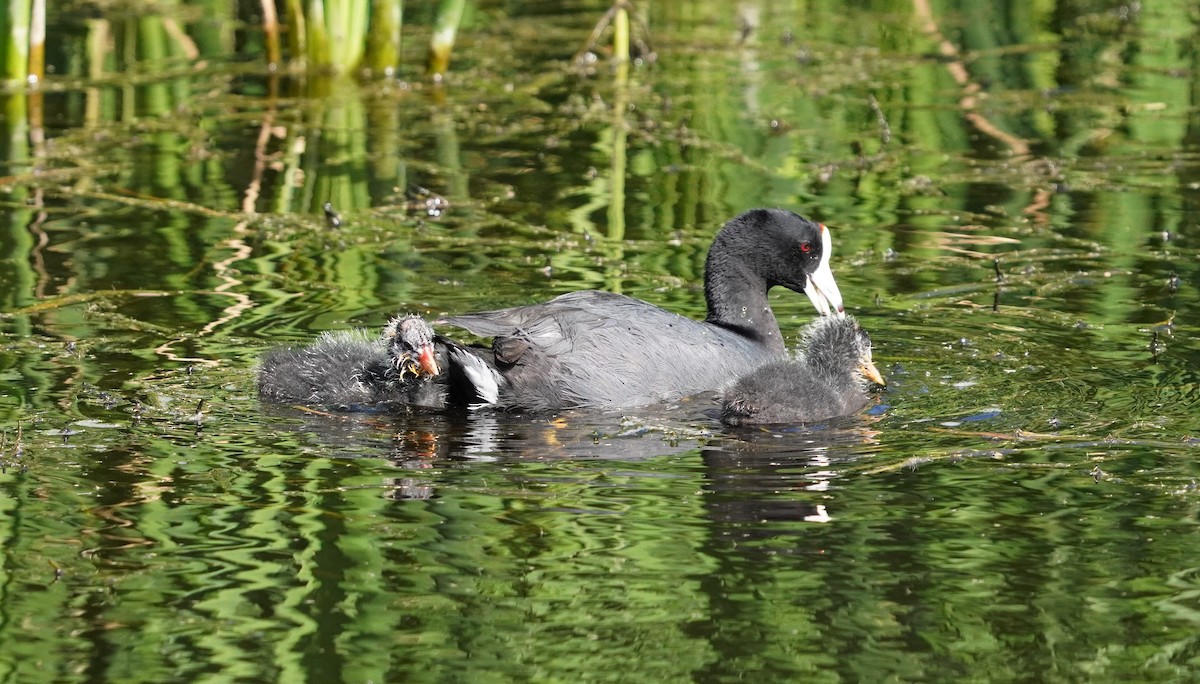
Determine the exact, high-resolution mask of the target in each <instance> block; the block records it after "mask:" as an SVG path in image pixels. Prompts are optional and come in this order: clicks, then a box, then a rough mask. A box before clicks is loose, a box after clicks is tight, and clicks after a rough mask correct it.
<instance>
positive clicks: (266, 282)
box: [0, 1, 1200, 682]
mask: <svg viewBox="0 0 1200 684" xmlns="http://www.w3.org/2000/svg"><path fill="white" fill-rule="evenodd" d="M605 7H606V6H605V5H604V4H603V3H598V2H578V3H562V4H559V3H518V4H516V5H513V4H511V3H510V4H500V3H481V4H480V7H479V11H478V12H477V13H476V14H475V17H474V19H473V20H472V22H473V23H472V24H471V25H470V26H469V27H465V28H464V31H463V33H462V41H461V43H460V45H459V46H458V49H457V51H456V54H455V61H454V68H453V73H452V74H451V76H450V78H449V80H448V82H447V83H446V84H445V85H444V86H443V87H435V86H433V85H432V84H431V83H429V82H428V81H427V79H425V78H424V77H423V76H422V75H421V74H420V71H419V69H418V68H417V67H416V65H418V64H420V63H421V56H420V51H419V48H420V46H421V44H422V42H423V40H424V37H425V36H426V35H427V30H428V29H427V27H426V26H424V25H422V23H421V22H422V19H421V17H419V16H415V17H413V22H414V23H412V24H411V25H410V26H407V27H406V31H407V30H411V31H412V33H413V37H412V39H411V40H409V41H407V42H406V46H407V47H406V50H408V51H411V52H412V54H411V59H410V62H411V64H412V65H414V66H413V67H412V68H411V69H408V70H407V71H405V72H404V73H402V74H400V78H399V79H396V80H390V81H387V82H373V83H367V84H357V83H355V82H354V81H352V80H348V79H333V80H325V79H318V78H307V79H306V78H300V77H297V76H295V75H283V76H280V77H279V78H278V79H276V80H272V78H271V77H270V76H269V75H268V74H267V72H266V70H265V69H264V68H262V66H261V59H260V55H258V54H256V53H255V52H254V47H253V46H254V45H255V44H256V43H255V42H254V41H253V40H249V41H242V42H239V41H237V40H234V39H233V37H230V36H224V37H222V35H223V34H222V35H216V36H215V37H214V36H213V35H212V34H211V33H209V32H208V31H209V30H210V29H211V26H212V25H211V24H210V23H206V22H204V21H195V22H185V29H186V30H187V31H189V35H192V36H193V37H194V38H196V39H197V40H198V41H199V43H198V44H199V45H200V48H201V49H202V51H203V54H204V55H205V59H204V60H203V61H191V60H188V59H187V58H186V57H185V56H178V55H175V54H173V53H172V52H171V51H170V50H167V51H166V52H165V53H161V54H160V53H156V52H154V50H153V49H151V48H152V46H153V45H154V44H157V43H153V41H150V40H149V39H148V37H149V38H153V37H155V36H161V35H164V34H159V33H155V31H162V30H164V29H163V28H162V26H161V18H160V17H156V16H154V15H152V14H151V15H147V16H145V17H140V18H137V19H129V18H127V17H114V18H112V19H110V21H113V22H116V23H115V24H113V25H118V24H120V22H125V23H124V24H120V25H121V26H124V29H122V30H121V31H118V32H116V33H114V35H115V36H116V37H115V38H114V41H117V44H116V45H114V50H113V52H112V53H111V54H110V55H109V56H108V60H107V61H106V62H105V66H104V67H103V69H101V70H100V71H99V72H96V71H93V72H88V71H87V70H81V69H82V67H81V62H80V60H84V61H86V59H85V58H84V57H81V56H80V55H82V54H83V52H82V50H83V47H82V46H83V45H84V42H83V41H84V40H85V38H86V36H88V35H93V34H90V33H89V32H92V31H96V30H97V29H96V24H95V23H94V20H83V19H78V18H75V17H74V15H69V13H66V12H64V13H63V14H61V15H59V16H54V17H52V21H54V22H57V23H55V27H56V30H58V31H61V33H57V34H55V35H61V36H63V37H62V39H61V41H62V42H61V43H56V44H55V45H54V46H52V47H51V50H50V58H51V60H52V61H55V63H56V64H57V65H58V71H57V73H56V74H55V75H54V76H53V77H52V78H51V79H50V80H49V83H48V84H47V85H46V87H45V88H44V91H43V104H44V120H43V121H42V123H43V124H44V137H45V140H44V142H41V141H39V139H38V138H37V137H36V136H32V137H31V135H30V130H29V126H30V118H29V116H28V113H27V112H28V108H27V107H26V108H24V109H22V106H23V105H24V104H25V103H24V99H23V98H21V97H20V96H12V95H10V96H9V100H8V102H7V103H6V104H7V109H6V110H5V111H6V116H5V118H4V124H5V126H6V132H7V133H8V135H7V136H5V138H4V142H3V146H4V150H3V151H4V155H3V157H2V159H3V163H4V165H5V169H4V171H3V173H0V187H3V189H4V190H5V191H6V197H5V200H4V201H5V205H6V208H7V211H6V212H4V218H3V219H2V221H3V230H0V242H2V244H3V247H4V254H5V259H3V260H2V261H0V311H2V314H0V377H2V378H3V383H2V384H0V426H2V427H3V430H4V434H5V437H4V440H3V443H2V446H0V512H2V514H0V549H2V550H0V681H13V682H18V681H29V680H32V679H36V680H39V681H64V682H67V681H70V682H91V681H96V682H101V681H113V682H117V681H119V682H138V681H146V682H163V681H187V682H195V681H314V682H332V681H347V682H365V681H376V682H379V681H409V680H412V681H564V680H579V681H633V680H639V681H664V682H668V681H706V682H707V681H731V680H744V679H749V678H756V679H762V680H765V681H831V682H832V681H1013V680H1023V681H1114V682H1115V681H1121V682H1124V681H1189V680H1190V679H1191V678H1193V677H1194V676H1195V675H1194V673H1195V672H1196V671H1197V670H1198V668H1200V641H1198V638H1197V636H1196V635H1197V634H1200V554H1198V553H1197V552H1196V549H1197V548H1200V525H1198V523H1200V498H1198V497H1200V491H1198V489H1197V477H1198V476H1200V465H1197V463H1198V459H1197V456H1198V455H1200V451H1198V442H1197V440H1198V439H1200V434H1198V432H1200V430H1198V427H1200V419H1198V418H1197V416H1200V411H1198V410H1197V409H1198V399H1200V396H1198V395H1200V390H1198V389H1197V388H1198V386H1200V385H1198V382H1200V378H1198V374H1200V371H1198V370H1197V369H1198V368H1200V342H1197V339H1196V332H1197V326H1198V321H1197V310H1198V309H1197V306H1196V304H1197V294H1196V293H1197V290H1196V284H1197V283H1198V282H1200V268H1198V263H1200V262H1198V260H1197V256H1198V253H1200V232H1198V229H1197V225H1200V215H1197V202H1196V198H1197V195H1196V193H1197V188H1200V156H1198V154H1197V147H1196V145H1197V143H1196V133H1195V131H1196V130H1198V129H1200V126H1198V122H1197V120H1196V116H1197V110H1196V108H1195V106H1194V104H1193V93H1194V92H1196V84H1195V80H1196V78H1197V72H1196V68H1195V65H1194V64H1193V61H1194V56H1193V53H1194V50H1192V49H1191V47H1190V45H1191V42H1192V38H1193V36H1194V34H1195V32H1196V30H1197V27H1196V24H1195V21H1196V17H1195V15H1194V13H1193V12H1191V8H1190V7H1189V6H1188V5H1187V4H1185V3H1179V2H1166V3H1153V5H1152V6H1151V4H1149V3H1146V4H1145V6H1143V5H1137V4H1135V5H1119V4H1116V3H1091V2H1084V3H1079V2H1059V3H1049V4H1046V3H1043V4H1041V5H1038V6H1036V7H1028V8H1027V7H1024V6H1021V7H1012V8H1007V9H996V8H991V7H984V6H983V5H982V4H980V3H933V6H932V7H928V6H927V3H924V2H919V1H918V2H912V3H903V2H881V3H868V4H867V5H866V6H864V5H861V4H859V5H855V6H853V7H838V6H834V5H828V6H827V5H819V4H818V5H816V6H812V4H811V3H808V4H806V3H793V2H782V3H758V2H741V3H737V4H736V6H733V5H730V4H728V3H719V2H656V3H653V4H652V5H649V6H647V7H645V8H644V11H645V14H644V20H645V24H646V26H647V27H648V30H649V36H648V39H649V40H648V45H649V47H650V49H652V50H653V56H652V57H653V58H651V55H650V54H643V55H642V59H641V61H640V62H639V63H637V64H635V65H633V66H632V68H631V69H630V70H629V73H628V77H627V79H626V80H625V81H624V82H622V79H621V78H620V77H619V76H618V75H617V74H615V73H614V72H613V70H612V69H611V66H610V63H609V61H608V55H607V54H606V53H605V52H603V51H600V52H599V53H598V59H597V61H596V62H595V63H594V66H593V67H592V68H590V69H584V70H580V69H579V68H577V67H576V66H574V65H573V64H572V62H571V58H572V56H573V55H574V54H575V52H576V51H577V50H578V49H579V47H580V46H581V45H582V44H583V41H584V40H585V39H586V36H587V34H588V32H589V30H590V29H591V27H592V25H593V23H594V22H595V21H596V19H597V18H598V17H599V16H600V15H601V14H602V12H603V11H604V9H605ZM129 22H132V23H129ZM133 29H137V30H133ZM934 30H936V33H934V32H933V31H934ZM247 31H249V29H247ZM251 33H252V32H251ZM166 44H168V45H169V44H170V41H169V40H168V41H166ZM238 50H241V51H242V52H241V53H238ZM72 56H75V57H74V58H72ZM23 111H24V112H26V113H25V114H22V112H23ZM34 123H36V121H35V122H34ZM439 198H440V200H444V203H443V202H442V201H440V200H439ZM325 202H330V203H331V204H332V205H333V206H334V207H335V209H336V210H337V211H338V212H339V214H340V216H341V218H342V225H341V226H340V227H338V228H332V227H330V226H329V225H328V224H327V222H326V220H325V218H324V216H323V214H322V210H321V206H322V205H323V204H324V203H325ZM755 206H778V207H785V208H788V209H792V210H794V211H798V212H800V213H802V214H805V215H807V216H811V217H813V218H815V219H817V220H821V221H823V222H826V223H827V224H828V225H829V226H830V227H831V230H832V231H833V235H834V238H835V253H834V261H833V267H834V271H835V273H836V274H837V278H838V281H839V285H840V286H841V290H842V292H843V294H844V296H845V298H846V301H847V305H848V309H849V310H850V311H851V313H853V314H854V315H856V316H857V317H858V318H859V319H860V320H861V321H862V323H863V325H864V326H865V327H866V328H867V329H868V330H870V332H871V334H872V338H873V340H874V341H875V355H876V360H877V363H878V364H879V366H880V368H881V370H883V371H884V374H885V375H886V376H887V378H888V380H889V386H888V388H887V390H886V391H883V392H881V393H880V396H879V403H878V405H877V406H876V407H874V408H873V409H871V410H870V411H868V412H866V413H865V414H864V415H862V416H858V417H855V418H852V419H847V420H844V421H833V422H830V423H827V424H821V425H813V426H785V427H781V428H778V429H772V430H731V429H727V428H723V427H721V426H720V424H719V423H718V422H717V421H716V420H715V418H714V407H715V404H714V401H713V397H711V396H701V397H697V398H694V399H692V400H689V401H685V402H679V403H676V404H672V405H669V406H662V407H651V408H647V409H644V410H639V411H635V412H630V413H625V414H607V413H602V412H600V413H587V412H566V413H563V414H556V415H520V414H517V415H496V414H488V413H477V414H472V415H469V416H445V415H436V414H429V413H424V412H420V411H413V412H411V413H405V414H401V415H377V414H356V415H335V414H328V413H325V412H314V411H312V410H304V409H300V408H297V407H287V406H265V405H261V404H260V403H259V402H258V400H257V397H256V396H255V389H254V373H255V363H256V360H257V358H258V357H259V356H260V355H261V354H262V352H263V351H265V350H266V349H268V348H270V347H271V346H274V345H277V344H284V343H296V342H302V341H305V340H309V339H312V338H313V337H314V336H316V335H317V334H319V333H320V332H322V331H325V330H334V329H344V328H348V327H355V326H359V327H366V328H378V327H380V326H382V325H383V323H384V322H385V321H386V320H387V318H388V317H389V316H391V315H394V314H395V313H397V312H408V311H415V312H421V313H425V314H430V315H432V314H437V313H441V312H456V311H466V310H474V309H481V308H492V307H499V306H510V305H517V304H522V303H527V302H532V301H537V300H541V299H544V298H548V297H551V296H553V295H555V294H559V293H562V292H568V291H572V290H576V289H581V288H600V289H605V290H611V291H617V292H623V293H626V294H630V295H633V296H637V297H641V298H644V299H647V300H649V301H652V302H654V303H656V304H659V305H662V306H665V307H668V308H670V309H672V310H675V311H678V312H680V313H684V314H687V315H692V316H696V317H701V316H703V313H704V312H703V307H704V302H703V292H702V289H701V287H700V281H701V277H702V272H701V271H702V267H703V263H704V256H705V253H706V250H707V247H708V244H709V242H710V241H711V238H712V236H713V234H715V232H716V231H717V229H718V228H719V227H720V225H721V223H722V222H723V221H725V220H726V219H728V218H729V217H731V216H733V215H735V214H736V213H738V212H740V211H742V210H744V209H746V208H750V207H755ZM772 305H773V306H774V307H775V309H776V311H777V313H778V315H779V318H780V321H781V324H782V325H783V327H784V332H785V334H787V335H788V336H789V337H793V336H794V335H795V333H796V332H797V331H798V330H799V329H800V327H802V326H803V325H804V323H805V322H806V321H808V320H809V319H810V318H811V316H812V311H811V307H810V305H809V303H808V301H807V299H806V298H804V297H802V296H799V295H796V294H795V293H791V292H786V291H780V292H775V293H773V297H772ZM201 402H203V403H202V404H201Z"/></svg>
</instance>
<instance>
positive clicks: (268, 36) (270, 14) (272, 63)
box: [260, 0, 283, 70]
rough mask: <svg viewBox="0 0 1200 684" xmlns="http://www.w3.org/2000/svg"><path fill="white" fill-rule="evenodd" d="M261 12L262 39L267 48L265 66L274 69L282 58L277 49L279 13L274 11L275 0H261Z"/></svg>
mask: <svg viewBox="0 0 1200 684" xmlns="http://www.w3.org/2000/svg"><path fill="white" fill-rule="evenodd" d="M260 5H261V6H262V13H263V40H264V41H265V42H266V48H267V68H268V69H271V70H274V69H276V68H277V67H278V66H279V61H280V60H281V59H283V55H282V53H281V52H280V51H279V15H278V14H276V13H275V0H261V2H260Z"/></svg>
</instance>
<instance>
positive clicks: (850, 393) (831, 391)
mask: <svg viewBox="0 0 1200 684" xmlns="http://www.w3.org/2000/svg"><path fill="white" fill-rule="evenodd" d="M802 340H803V341H802V345H803V351H801V352H800V353H799V354H798V355H797V356H796V358H794V359H789V360H786V361H775V362H772V363H769V364H767V365H765V366H762V367H761V368H759V369H758V370H756V371H754V372H753V373H750V374H749V375H746V376H745V377H743V378H741V379H739V380H738V381H737V382H736V383H735V384H734V385H733V387H731V388H729V389H728V390H726V391H725V394H724V398H723V402H722V410H721V420H722V421H723V422H724V423H726V424H728V425H770V424H778V423H811V422H814V421H819V420H827V419H829V418H837V417H839V416H849V415H853V414H855V413H858V412H859V411H861V410H863V409H864V408H866V406H867V405H868V404H869V403H870V397H869V396H868V395H867V389H868V387H869V385H870V383H875V384H877V385H883V384H884V381H883V376H881V375H880V374H879V370H878V369H876V368H875V364H874V362H872V360H871V338H870V336H869V335H867V332H866V331H865V330H863V329H862V328H860V327H859V326H858V322H857V321H855V320H854V318H853V317H851V316H841V317H833V316H827V317H822V318H819V319H817V320H816V321H814V322H812V323H810V324H809V325H808V326H807V327H805V329H804V331H803V332H802Z"/></svg>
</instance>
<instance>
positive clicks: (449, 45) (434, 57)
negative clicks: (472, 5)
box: [428, 0, 466, 79]
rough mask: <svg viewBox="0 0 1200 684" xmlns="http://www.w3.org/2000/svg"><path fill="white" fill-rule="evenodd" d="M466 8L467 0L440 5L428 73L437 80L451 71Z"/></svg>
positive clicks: (447, 1)
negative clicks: (451, 63) (452, 58)
mask: <svg viewBox="0 0 1200 684" xmlns="http://www.w3.org/2000/svg"><path fill="white" fill-rule="evenodd" d="M465 6H466V0H442V2H441V4H439V5H438V12H437V19H436V20H435V23H434V27H433V36H432V37H431V38H430V39H429V68H428V73H429V75H430V76H433V77H434V78H435V79H440V78H441V77H442V76H444V75H445V74H446V72H447V71H448V70H449V69H450V52H451V50H453V49H454V40H455V37H456V36H457V35H458V25H459V24H460V23H461V22H462V15H463V8H464V7H465Z"/></svg>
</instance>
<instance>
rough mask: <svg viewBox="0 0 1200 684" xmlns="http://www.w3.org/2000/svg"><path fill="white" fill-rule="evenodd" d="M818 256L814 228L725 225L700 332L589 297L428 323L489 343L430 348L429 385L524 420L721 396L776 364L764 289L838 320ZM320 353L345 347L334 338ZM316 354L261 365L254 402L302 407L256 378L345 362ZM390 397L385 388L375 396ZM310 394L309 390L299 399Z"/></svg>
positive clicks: (763, 215) (622, 300) (708, 275)
mask: <svg viewBox="0 0 1200 684" xmlns="http://www.w3.org/2000/svg"><path fill="white" fill-rule="evenodd" d="M830 245H831V241H830V237H829V230H828V229H826V228H825V226H823V225H820V224H817V223H813V222H811V221H809V220H807V219H804V218H802V217H800V216H798V215H796V214H793V213H791V212H788V211H782V210H776V209H754V210H751V211H748V212H746V213H744V214H741V215H740V216H737V217H736V218H734V219H732V220H730V221H729V222H728V223H727V224H725V226H724V227H723V228H722V229H721V231H720V232H719V233H718V234H717V236H716V238H715V239H714V241H713V244H712V247H711V248H710V249H709V252H708V259H707V261H706V263H705V274H704V295H705V299H706V301H707V304H708V318H707V319H706V320H704V321H696V320H692V319H690V318H685V317H683V316H680V315H678V314H674V313H671V312H668V311H665V310H663V309H660V308H659V307H657V306H654V305H652V304H649V303H647V302H644V301H641V300H638V299H633V298H631V297H626V296H624V295H619V294H613V293H609V292H598V291H594V290H588V291H582V292H572V293H569V294H565V295H562V296H559V297H556V298H554V299H552V300H550V301H548V302H545V303H542V304H535V305H531V306H522V307H516V308H511V309H503V310H500V311H486V312H481V313H475V314H467V315H462V316H451V317H448V318H445V319H442V320H440V321H437V322H438V323H443V324H448V325H452V326H456V327H459V328H462V329H465V330H467V331H469V332H471V333H473V334H475V335H478V336H481V337H492V338H493V340H492V343H491V345H490V346H471V347H467V346H464V345H460V344H458V343H455V342H453V341H452V340H449V339H448V338H445V337H440V336H438V337H436V338H435V339H434V347H435V348H436V351H435V352H433V353H434V355H436V356H440V357H441V359H443V361H442V362H439V363H440V364H444V365H439V369H438V370H440V371H442V376H441V377H440V378H439V380H438V383H439V384H442V385H444V386H445V391H446V392H447V393H448V398H449V401H450V402H452V403H458V404H472V405H473V404H489V405H494V406H496V407H498V408H505V409H529V410H553V409H561V408H572V407H607V408H625V407H634V406H643V405H647V404H652V403H656V402H659V401H664V400H671V399H676V398H679V397H683V396H687V395H691V394H696V393H698V392H703V391H707V390H716V389H719V388H721V387H725V386H726V385H728V384H729V383H730V382H731V381H732V380H733V379H735V378H738V377H740V376H742V375H745V374H746V373H749V372H750V371H752V370H754V369H755V368H757V367H759V366H760V365H762V364H764V363H767V362H769V361H772V360H775V359H779V358H782V357H785V356H786V353H787V350H786V347H785V345H784V342H783V340H782V337H781V335H780V332H779V324H778V323H777V322H776V320H775V314H774V312H773V311H771V306H770V304H769V303H768V301H767V291H768V290H770V289H771V288H772V287H774V286H776V285H782V286H784V287H786V288H789V289H791V290H794V291H796V292H804V293H805V294H806V295H808V297H809V299H810V300H811V301H812V303H813V306H814V307H816V309H817V311H818V312H819V313H822V314H830V313H833V314H834V315H835V316H841V315H843V307H842V296H841V293H840V292H839V291H838V287H837V283H836V282H835V281H834V278H833V272H832V271H831V270H830V268H829V256H830V250H831V246H830ZM332 342H337V343H338V344H339V345H344V344H345V343H344V342H343V341H342V339H341V338H336V339H335V340H332ZM322 344H323V345H324V348H322V349H310V350H308V351H305V350H300V351H292V352H290V353H291V354H292V356H291V357H268V360H267V361H264V364H263V369H262V372H261V373H260V388H263V389H260V394H261V395H262V396H263V397H264V398H267V399H272V400H279V401H293V402H294V401H300V402H301V403H312V400H311V399H309V400H305V399H297V398H296V395H297V394H299V393H297V392H281V391H279V388H280V387H281V386H284V385H285V384H287V385H291V384H295V383H293V382H291V381H288V382H287V383H284V382H281V381H280V380H277V379H274V378H271V377H268V376H269V375H271V374H274V373H289V372H290V369H287V368H285V366H286V365H287V363H288V362H289V361H291V362H294V363H303V364H306V365H307V364H311V363H313V360H314V359H313V358H312V357H314V356H317V355H323V354H326V353H328V352H338V353H341V352H343V351H348V350H344V349H341V348H339V347H338V346H336V345H333V344H331V341H329V340H322V341H321V342H318V345H316V346H318V347H319V346H321V345H322ZM396 350H399V351H396ZM396 350H393V355H396V354H397V353H399V354H406V356H404V357H403V358H409V359H412V358H419V357H420V354H419V353H414V352H412V351H404V350H403V346H401V347H397V348H396ZM372 353H376V352H375V350H372ZM414 354H415V355H414ZM385 361H386V360H385ZM372 363H377V360H374V359H373V360H372ZM327 365H328V366H330V367H336V366H338V365H339V364H338V363H330V364H327ZM341 365H345V364H344V363H343V364H341ZM418 367H420V366H418ZM325 372H326V371H324V369H322V372H321V374H308V375H309V377H306V378H305V383H304V384H305V385H312V384H313V381H314V380H319V379H320V378H322V377H324V374H325ZM292 375H296V374H295V373H292ZM360 376H361V374H360ZM365 377H372V378H373V377H375V376H374V375H370V374H368V375H367V376H365ZM330 382H331V384H334V385H342V384H344V383H343V382H340V381H337V380H334V379H330ZM423 382H424V381H423ZM401 384H403V383H401ZM396 391H397V390H396V388H395V387H394V386H393V387H389V388H387V391H386V392H385V394H390V393H394V392H396ZM321 394H322V393H321V392H320V391H318V390H316V389H314V390H313V391H312V392H310V394H309V396H312V397H318V396H320V395H321ZM325 398H327V397H325ZM322 403H338V402H322Z"/></svg>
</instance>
